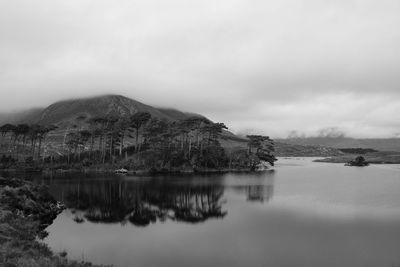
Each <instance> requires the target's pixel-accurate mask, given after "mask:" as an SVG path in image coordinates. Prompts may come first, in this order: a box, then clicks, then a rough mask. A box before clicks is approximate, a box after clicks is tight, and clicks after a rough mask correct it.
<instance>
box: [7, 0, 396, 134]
mask: <svg viewBox="0 0 400 267" xmlns="http://www.w3.org/2000/svg"><path fill="white" fill-rule="evenodd" d="M399 14H400V1H398V0H264V1H261V0H258V1H255V0H201V1H193V0H168V1H165V0H143V1H142V0H140V1H135V0H119V1H111V0H107V1H105V0H68V1H65V0H62V1H60V0H39V1H31V0H0V93H1V94H0V112H7V111H14V110H21V109H27V108H31V107H42V106H43V107H45V106H47V105H49V104H51V103H53V102H55V101H58V100H62V99H68V98H77V97H87V96H94V95H101V94H121V95H124V96H127V97H130V98H133V99H136V100H138V101H141V102H144V103H146V104H149V105H153V106H159V107H174V108H176V109H180V110H183V111H190V112H197V113H201V114H203V115H205V116H207V117H209V118H210V119H212V120H214V121H219V122H224V123H225V124H226V125H227V126H228V127H229V128H230V129H231V130H232V131H233V132H235V133H242V134H243V133H251V134H255V133H261V134H267V135H270V136H272V137H285V136H287V135H288V134H290V133H293V131H296V133H298V134H304V135H306V136H312V135H317V134H319V133H326V132H329V131H330V130H329V129H332V130H333V132H335V133H344V134H345V135H347V136H352V137H393V136H400V119H399V118H400V115H399V114H400V15H399Z"/></svg>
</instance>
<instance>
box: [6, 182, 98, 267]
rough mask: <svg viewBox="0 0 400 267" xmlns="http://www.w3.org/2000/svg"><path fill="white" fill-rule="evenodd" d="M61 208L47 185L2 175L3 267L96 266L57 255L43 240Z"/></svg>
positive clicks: (64, 255)
mask: <svg viewBox="0 0 400 267" xmlns="http://www.w3.org/2000/svg"><path fill="white" fill-rule="evenodd" d="M61 210H62V207H61V206H60V204H59V203H57V202H56V201H55V200H54V199H53V198H52V196H51V195H50V194H49V193H48V192H47V188H46V187H44V186H40V185H36V184H33V183H30V182H27V181H24V180H20V179H5V178H1V177H0V266H5V267H14V266H15V267H25V266H26V267H28V266H29V267H31V266H32V267H36V266H37V267H46V266H48V267H55V266H65V267H72V266H76V267H81V266H95V265H92V264H91V263H86V262H76V261H71V260H68V259H67V258H66V253H61V254H59V255H56V254H54V253H53V252H52V251H51V250H50V249H49V247H48V246H47V245H46V244H44V243H43V242H41V241H40V239H43V238H44V237H46V235H47V232H46V231H45V228H46V227H47V226H48V225H50V224H51V223H52V222H53V220H54V219H55V218H56V217H57V214H58V213H59V212H61Z"/></svg>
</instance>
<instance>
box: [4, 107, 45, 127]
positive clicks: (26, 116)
mask: <svg viewBox="0 0 400 267" xmlns="http://www.w3.org/2000/svg"><path fill="white" fill-rule="evenodd" d="M42 111H43V108H31V109H27V110H20V111H15V112H3V113H0V125H1V124H6V123H12V124H17V123H21V122H30V121H34V120H35V119H36V117H37V116H38V115H39V114H40V113H41V112H42Z"/></svg>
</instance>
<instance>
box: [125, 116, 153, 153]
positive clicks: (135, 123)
mask: <svg viewBox="0 0 400 267" xmlns="http://www.w3.org/2000/svg"><path fill="white" fill-rule="evenodd" d="M150 118H151V115H150V113H148V112H138V113H135V114H133V115H132V116H131V117H130V127H132V128H133V129H135V134H136V143H135V152H138V151H139V149H138V144H139V131H140V129H141V128H142V126H143V125H144V124H145V123H146V122H148V121H149V120H150Z"/></svg>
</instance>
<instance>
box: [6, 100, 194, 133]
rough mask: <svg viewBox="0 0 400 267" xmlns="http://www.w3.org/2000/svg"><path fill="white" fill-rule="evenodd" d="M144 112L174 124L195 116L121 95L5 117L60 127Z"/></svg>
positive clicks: (13, 120)
mask: <svg viewBox="0 0 400 267" xmlns="http://www.w3.org/2000/svg"><path fill="white" fill-rule="evenodd" d="M137 112H148V113H150V114H151V115H152V116H153V117H156V118H160V119H165V120H168V121H175V120H180V119H185V118H188V117H190V116H200V115H198V114H192V113H185V112H182V111H179V110H175V109H172V108H156V107H152V106H149V105H146V104H143V103H141V102H139V101H136V100H134V99H130V98H127V97H124V96H121V95H103V96H96V97H90V98H79V99H69V100H64V101H59V102H56V103H54V104H51V105H50V106H48V107H46V108H43V109H36V110H34V112H32V111H30V112H28V111H27V112H21V113H19V114H16V115H14V116H12V117H9V118H8V121H9V122H13V123H27V124H30V123H38V124H46V125H48V124H54V125H57V126H58V127H60V128H64V127H66V126H67V125H70V124H73V123H76V119H77V117H79V116H81V117H85V118H93V117H101V116H106V115H115V116H129V115H133V114H135V113H137Z"/></svg>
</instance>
